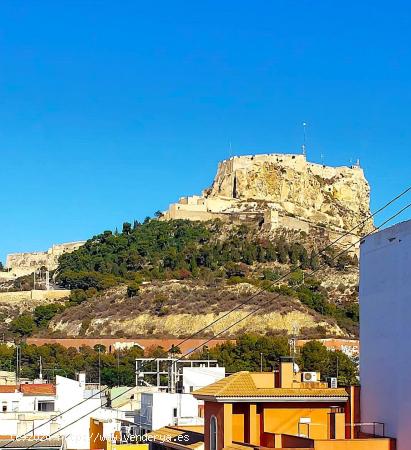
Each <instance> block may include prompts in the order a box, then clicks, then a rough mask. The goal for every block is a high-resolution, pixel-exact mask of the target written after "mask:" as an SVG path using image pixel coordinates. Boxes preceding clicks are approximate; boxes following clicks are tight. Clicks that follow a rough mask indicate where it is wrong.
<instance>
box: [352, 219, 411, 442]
mask: <svg viewBox="0 0 411 450" xmlns="http://www.w3.org/2000/svg"><path fill="white" fill-rule="evenodd" d="M360 318H361V321H360V323H361V328H360V342H361V353H360V367H361V417H362V422H363V423H364V425H363V430H364V431H368V432H369V431H370V425H367V424H372V423H374V422H379V423H380V424H377V426H376V429H377V430H378V431H379V433H382V427H383V425H382V424H384V425H385V430H384V431H385V434H386V435H387V436H392V437H395V438H396V439H397V450H409V449H410V448H411V433H410V417H411V383H410V373H411V346H410V342H411V220H409V221H407V222H402V223H399V224H398V225H395V226H393V227H390V228H388V229H386V230H383V231H380V232H378V233H375V234H373V235H371V236H369V237H367V238H366V239H365V240H364V242H363V243H362V245H361V258H360ZM371 426H372V425H371Z"/></svg>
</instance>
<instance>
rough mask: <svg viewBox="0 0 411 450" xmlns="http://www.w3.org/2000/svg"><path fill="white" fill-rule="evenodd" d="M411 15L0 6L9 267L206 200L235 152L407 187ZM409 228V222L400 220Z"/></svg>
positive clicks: (385, 187)
mask: <svg viewBox="0 0 411 450" xmlns="http://www.w3.org/2000/svg"><path fill="white" fill-rule="evenodd" d="M410 22H411V7H410V4H409V2H407V1H402V2H401V1H391V2H382V1H361V2H358V1H344V2H330V1H290V0H286V1H252V2H251V1H248V2H246V1H241V0H235V1H224V0H218V1H207V0H204V1H172V2H170V1H151V2H141V1H125V0H123V1H119V2H115V1H108V0H106V1H89V0H78V1H75V0H70V1H63V0H59V1H47V0H42V1H18V0H3V1H2V2H1V4H0V174H1V194H0V199H1V201H0V260H3V261H4V258H5V254H6V253H7V252H12V251H33V250H41V249H46V248H47V247H48V246H50V245H51V244H52V243H56V242H64V241H70V240H77V239H85V238H88V237H90V236H91V235H93V234H96V233H98V232H100V231H102V230H105V229H114V227H115V226H116V225H117V226H119V227H120V226H121V224H122V222H123V221H125V220H130V221H131V220H133V219H142V218H144V217H145V216H146V215H151V214H153V213H154V211H156V210H158V209H165V208H166V206H167V205H168V203H170V202H172V201H175V200H177V198H178V197H179V196H181V195H185V194H194V193H199V192H200V191H201V189H202V188H204V187H206V186H208V185H209V184H210V182H211V180H212V178H213V176H214V173H215V170H216V165H217V162H218V161H219V160H220V159H224V158H226V157H227V156H229V142H230V140H231V142H232V148H233V154H249V153H266V152H297V151H299V148H300V145H301V140H302V139H301V134H302V133H301V122H302V121H303V120H305V121H307V122H308V123H309V130H308V144H309V148H308V151H309V159H311V160H313V161H320V155H321V154H324V161H325V163H327V164H331V165H333V164H337V165H342V164H349V161H350V159H354V160H355V159H356V158H357V157H359V158H360V159H361V162H362V165H363V167H364V168H365V172H366V175H367V177H368V179H369V180H370V183H371V185H372V205H373V206H374V207H378V206H379V205H380V204H381V203H383V202H384V201H385V200H386V199H388V198H390V196H391V195H392V194H393V193H395V192H398V191H400V190H401V189H402V188H403V187H404V186H406V185H407V184H408V183H410V181H411V180H410V178H411V177H410V163H411V157H410V151H411V117H410V115H411V114H410V111H411V86H410V82H411V58H410V42H411V23H410ZM407 217H410V216H409V214H408V216H407V215H404V216H403V218H407Z"/></svg>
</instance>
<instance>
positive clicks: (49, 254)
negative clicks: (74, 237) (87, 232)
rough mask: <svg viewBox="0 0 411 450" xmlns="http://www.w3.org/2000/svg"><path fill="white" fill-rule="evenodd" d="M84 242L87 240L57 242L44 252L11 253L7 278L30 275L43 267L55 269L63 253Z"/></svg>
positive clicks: (8, 256) (7, 267)
mask: <svg viewBox="0 0 411 450" xmlns="http://www.w3.org/2000/svg"><path fill="white" fill-rule="evenodd" d="M84 243H85V241H76V242H65V243H63V244H55V245H52V246H51V247H50V248H49V249H48V250H47V251H44V252H26V253H9V254H8V255H7V259H6V269H8V270H9V272H8V276H7V278H9V279H13V278H16V277H21V276H24V275H30V274H31V273H33V272H34V271H36V270H38V269H40V268H41V267H46V268H47V269H48V270H55V269H57V265H58V259H59V257H60V256H61V255H63V254H64V253H71V252H73V251H75V250H77V249H78V248H80V247H81V246H82V245H84ZM5 278H6V277H5Z"/></svg>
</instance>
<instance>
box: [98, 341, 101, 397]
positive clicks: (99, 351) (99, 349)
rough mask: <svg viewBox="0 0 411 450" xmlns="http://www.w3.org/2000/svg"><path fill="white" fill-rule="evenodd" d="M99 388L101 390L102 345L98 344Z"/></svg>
mask: <svg viewBox="0 0 411 450" xmlns="http://www.w3.org/2000/svg"><path fill="white" fill-rule="evenodd" d="M98 390H99V391H101V345H99V346H98Z"/></svg>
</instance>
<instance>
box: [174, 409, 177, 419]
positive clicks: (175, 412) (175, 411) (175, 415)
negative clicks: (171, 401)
mask: <svg viewBox="0 0 411 450" xmlns="http://www.w3.org/2000/svg"><path fill="white" fill-rule="evenodd" d="M173 417H177V408H173Z"/></svg>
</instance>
